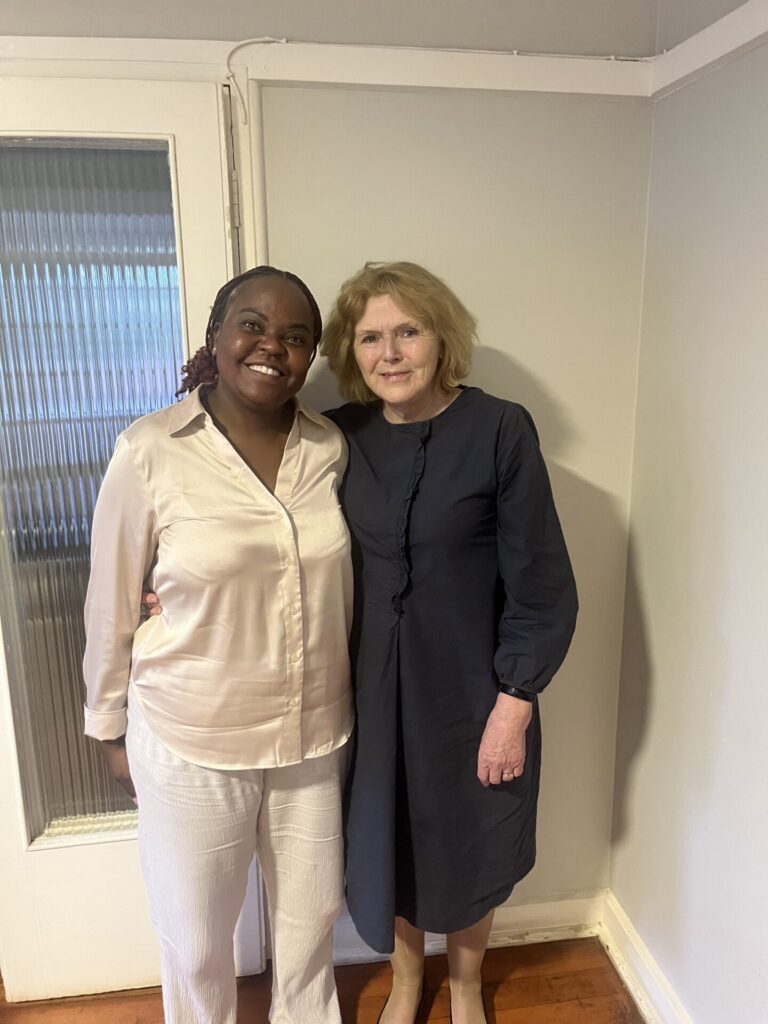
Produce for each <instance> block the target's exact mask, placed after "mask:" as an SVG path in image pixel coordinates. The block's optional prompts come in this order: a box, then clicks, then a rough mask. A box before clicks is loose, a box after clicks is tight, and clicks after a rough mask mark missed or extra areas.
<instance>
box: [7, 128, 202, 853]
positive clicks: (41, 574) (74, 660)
mask: <svg viewBox="0 0 768 1024" xmlns="http://www.w3.org/2000/svg"><path fill="white" fill-rule="evenodd" d="M0 196H1V197H2V199H1V201H0V245H1V246H2V252H1V253H0V328H1V329H2V339H3V340H2V344H1V345H0V492H1V493H0V496H1V498H2V500H1V501H0V585H1V590H0V618H1V620H2V628H3V637H4V641H5V649H6V656H7V658H8V671H9V676H10V681H11V700H12V706H13V712H14V722H15V726H16V736H17V743H18V747H19V761H20V766H21V774H22V783H23V788H24V796H25V802H26V810H27V821H28V826H29V830H30V836H31V837H34V836H37V835H40V834H42V833H48V834H54V833H56V832H57V831H61V830H73V829H74V830H77V829H78V828H90V827H92V826H93V825H94V823H93V822H89V821H87V820H84V819H88V818H90V817H92V816H94V815H103V814H112V815H113V817H111V818H107V819H105V822H104V823H105V824H106V825H107V826H109V827H116V826H119V824H120V823H121V821H124V820H125V821H128V822H130V821H131V817H130V816H128V817H127V818H126V817H125V815H122V816H121V815H119V814H116V812H121V811H123V812H124V811H127V810H130V809H132V804H131V803H130V801H129V800H128V798H127V797H126V796H125V794H123V793H122V790H120V789H119V787H117V786H116V785H115V784H114V783H113V782H112V780H111V778H109V777H108V775H107V773H106V772H105V770H104V768H103V766H102V764H101V761H100V758H99V755H98V752H97V751H96V750H95V749H94V744H93V743H91V741H87V740H85V739H84V737H83V735H82V731H83V727H82V703H83V685H82V675H81V662H82V655H83V646H84V636H83V626H82V609H83V602H84V598H85V589H86V585H87V580H88V550H89V544H90V525H91V516H92V513H93V506H94V502H95V499H96V494H97V492H98V488H99V484H100V482H101V478H102V475H103V473H104V469H105V467H106V464H107V461H108V460H109V457H110V455H111V453H112V447H113V444H114V440H115V437H116V436H117V434H118V433H119V432H120V431H121V430H123V429H124V428H125V427H126V426H127V425H128V424H129V423H130V422H131V421H132V420H134V419H135V418H136V417H137V416H141V415H143V414H145V413H147V412H151V411H153V410H155V409H157V408H159V407H160V406H162V405H166V404H168V403H169V402H170V401H172V400H173V393H174V391H175V389H176V387H177V386H178V385H177V378H178V370H179V366H180V364H181V363H182V361H183V348H182V336H181V324H180V315H179V288H178V272H177V263H176V240H175V235H174V224H173V208H172V194H171V178H170V171H169V164H168V148H167V145H165V144H161V145H158V144H156V143H141V142H140V143H136V142H129V141H125V142H122V143H118V144H115V143H109V142H103V143H102V142H99V143H97V144H92V143H90V142H89V141H85V140H55V139H47V140H29V139H7V138H6V139H3V140H0Z"/></svg>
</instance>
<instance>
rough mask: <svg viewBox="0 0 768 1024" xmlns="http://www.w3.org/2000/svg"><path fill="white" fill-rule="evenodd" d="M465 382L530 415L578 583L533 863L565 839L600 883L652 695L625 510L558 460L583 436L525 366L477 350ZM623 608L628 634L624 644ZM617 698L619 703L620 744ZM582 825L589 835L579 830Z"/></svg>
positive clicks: (622, 816) (552, 712)
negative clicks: (552, 805) (552, 812)
mask: <svg viewBox="0 0 768 1024" xmlns="http://www.w3.org/2000/svg"><path fill="white" fill-rule="evenodd" d="M470 379H471V382H472V383H473V384H477V385H478V386H479V387H482V388H483V389H484V390H487V391H490V392H492V393H494V394H497V395H499V396H500V397H504V398H510V399H513V400H514V401H517V402H520V403H521V404H522V405H524V406H525V407H526V408H527V409H528V410H529V411H530V413H531V415H532V416H533V418H534V421H535V423H536V426H537V429H538V432H539V437H540V440H541V445H542V449H543V450H544V452H545V455H546V457H547V463H548V467H549V471H550V476H551V479H552V485H553V489H554V491H555V494H556V498H557V506H558V511H559V514H560V518H561V520H562V523H563V530H564V533H565V535H566V540H567V542H568V548H569V551H570V553H571V557H572V560H573V565H574V571H575V574H576V581H577V585H578V588H579V598H580V605H581V611H580V615H579V624H578V627H577V630H576V636H575V639H574V644H573V647H572V649H571V653H570V654H569V657H568V659H567V661H566V664H565V666H564V669H563V672H562V678H559V679H557V680H555V686H556V687H557V700H556V701H552V702H546V707H547V711H548V715H547V717H548V718H549V719H550V723H549V727H548V732H549V736H550V737H557V738H558V739H560V738H561V739H562V748H561V749H554V746H553V745H552V744H550V745H549V747H548V749H549V753H548V755H547V756H546V757H545V758H544V772H545V775H544V785H545V790H544V792H545V793H546V790H547V788H548V787H549V785H551V786H552V787H556V788H557V797H556V804H557V808H558V815H557V821H549V822H548V821H547V818H546V816H545V818H544V820H543V821H542V827H541V829H540V832H541V833H542V834H541V835H540V844H539V845H540V851H541V854H540V857H539V866H540V868H542V867H543V866H544V863H545V862H546V861H547V860H548V859H549V856H550V852H549V851H552V852H553V853H554V847H555V846H556V847H557V850H558V853H559V855H560V856H562V852H563V845H564V838H565V837H568V838H567V843H568V846H569V854H575V855H576V856H577V857H578V853H579V851H578V850H572V849H570V848H571V847H572V846H573V844H574V843H576V844H579V843H582V844H583V850H582V852H583V855H584V857H585V858H586V859H587V860H588V861H590V862H592V863H599V864H600V870H599V872H598V873H599V875H600V878H598V879H595V882H594V884H596V885H607V884H608V883H609V880H610V879H609V874H610V863H609V844H610V841H611V838H612V836H613V837H614V838H617V837H620V836H621V835H622V834H623V833H624V830H625V829H626V828H627V819H628V810H627V807H628V802H627V796H628V786H629V783H630V781H631V775H632V772H633V769H634V764H635V762H636V758H637V755H638V753H639V751H640V750H641V748H642V745H643V737H644V734H645V730H646V724H647V721H648V715H649V700H650V665H649V661H648V653H647V643H646V639H645V628H644V619H643V614H642V607H641V603H640V598H639V594H638V591H637V585H636V580H635V575H634V571H633V567H632V562H631V551H630V552H629V555H630V560H629V562H628V563H627V562H626V559H627V531H626V526H625V516H624V514H623V510H622V509H621V507H620V505H619V502H618V501H616V499H614V498H613V497H612V496H611V495H610V494H607V493H606V492H605V491H603V490H601V489H600V488H597V487H595V486H593V485H592V484H590V483H589V482H588V481H586V480H584V479H583V478H581V477H579V476H577V475H576V474H575V473H573V472H572V471H570V470H569V469H566V468H565V467H564V466H563V465H561V464H560V459H563V458H567V455H568V454H569V453H570V452H571V451H572V450H573V449H574V447H575V446H577V445H578V444H579V443H580V441H581V439H580V437H579V435H578V433H577V431H576V428H575V426H574V424H573V423H572V422H571V421H570V419H569V415H568V412H567V411H566V410H565V409H564V408H563V406H562V405H561V404H560V403H559V402H558V401H557V400H556V399H555V398H553V396H552V395H551V394H550V393H549V392H548V391H547V390H546V388H545V386H543V385H542V383H541V382H540V381H539V380H538V379H537V378H536V377H535V376H534V375H533V374H531V373H530V371H529V370H527V369H526V368H525V367H524V366H522V365H521V364H520V363H518V362H517V361H515V360H514V359H513V358H511V357H510V356H508V355H507V354H506V353H504V352H500V351H498V350H496V349H493V348H489V347H487V346H479V347H478V348H477V350H476V352H475V356H474V364H473V369H472V374H471V378H470ZM625 564H627V571H626V580H625V574H624V566H625ZM625 592H626V601H627V607H626V613H625V611H624V601H625ZM625 614H626V622H627V629H628V633H627V636H626V638H625V640H624V643H623V644H622V637H623V633H624V628H625V627H624V622H625ZM622 650H623V652H624V654H623V660H622ZM621 679H626V680H627V683H628V684H629V685H628V686H625V689H627V690H628V693H627V694H626V696H625V695H623V694H621V693H620V680H621ZM569 681H570V682H571V684H572V685H565V686H562V688H561V686H560V683H566V684H568V683H569ZM628 702H629V704H631V706H629V704H628ZM617 703H618V704H620V706H621V709H622V716H621V722H620V724H621V733H620V736H619V745H618V747H617V745H616V708H617ZM617 750H618V751H619V752H620V757H619V759H618V760H617V761H616V765H615V772H616V774H615V777H614V771H613V769H614V759H615V757H616V751H617ZM548 779H549V782H548V781H547V780H548ZM550 830H551V831H550ZM589 830H591V831H592V834H591V836H590V835H586V834H585V831H589ZM546 832H550V834H549V836H547V835H546ZM550 842H551V845H550ZM551 869H552V875H553V877H554V875H555V872H558V871H559V872H560V873H562V867H560V868H559V869H558V867H557V866H556V864H554V863H553V864H552V865H551ZM563 886H564V887H565V886H566V883H565V881H564V882H563Z"/></svg>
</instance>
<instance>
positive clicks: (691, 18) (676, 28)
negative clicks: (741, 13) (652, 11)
mask: <svg viewBox="0 0 768 1024" xmlns="http://www.w3.org/2000/svg"><path fill="white" fill-rule="evenodd" d="M743 3H744V0H659V15H658V30H657V40H656V51H655V52H656V53H662V52H663V51H664V50H669V49H671V48H672V47H673V46H677V44H678V43H682V42H683V40H684V39H688V38H689V37H690V36H692V35H695V34H696V33H697V32H701V30H702V29H703V28H706V27H707V26H708V25H711V24H713V23H714V22H715V21H717V20H718V19H719V18H722V17H724V16H725V15H726V14H730V12H731V11H733V10H735V9H736V8H737V7H741V5H742V4H743Z"/></svg>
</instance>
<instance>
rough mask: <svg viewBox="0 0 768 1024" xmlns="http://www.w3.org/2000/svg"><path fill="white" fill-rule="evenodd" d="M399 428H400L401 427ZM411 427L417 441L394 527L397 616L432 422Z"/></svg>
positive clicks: (407, 574) (408, 571) (407, 575)
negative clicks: (409, 532) (414, 508)
mask: <svg viewBox="0 0 768 1024" xmlns="http://www.w3.org/2000/svg"><path fill="white" fill-rule="evenodd" d="M399 429H402V427H401V428H399ZM411 429H412V430H413V432H414V433H415V434H416V437H417V441H418V443H417V445H416V451H415V452H414V456H413V464H412V466H411V473H410V479H409V482H408V486H407V488H406V490H405V494H404V495H403V503H402V505H401V507H400V513H399V515H398V517H397V523H396V528H395V540H396V548H397V557H398V568H399V576H398V581H397V589H396V591H395V593H394V594H393V595H392V610H393V611H394V612H395V614H396V615H398V616H400V615H402V614H403V598H404V597H405V594H406V591H407V589H408V584H409V582H410V578H411V558H410V553H409V550H408V524H409V522H410V518H411V509H412V508H413V502H414V500H415V498H416V495H417V493H418V490H419V483H420V481H421V478H422V476H423V474H424V467H425V465H426V462H427V441H428V440H429V437H430V435H431V433H432V424H431V423H430V422H429V421H427V422H425V423H418V424H414V427H413V428H411Z"/></svg>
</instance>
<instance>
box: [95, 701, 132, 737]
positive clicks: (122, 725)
mask: <svg viewBox="0 0 768 1024" xmlns="http://www.w3.org/2000/svg"><path fill="white" fill-rule="evenodd" d="M127 731H128V709H127V708H120V709H119V710H117V711H94V710H93V709H92V708H89V707H86V708H85V735H86V736H92V737H93V738H94V739H95V740H118V739H120V737H121V736H125V734H126V732H127Z"/></svg>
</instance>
